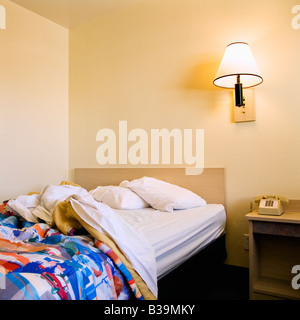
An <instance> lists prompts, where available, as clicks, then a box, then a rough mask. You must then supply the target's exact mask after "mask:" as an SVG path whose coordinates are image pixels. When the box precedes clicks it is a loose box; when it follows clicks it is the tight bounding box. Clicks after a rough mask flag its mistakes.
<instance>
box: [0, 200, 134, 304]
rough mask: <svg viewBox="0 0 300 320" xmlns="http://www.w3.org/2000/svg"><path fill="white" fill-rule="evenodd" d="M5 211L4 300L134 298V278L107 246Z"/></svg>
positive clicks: (0, 266) (0, 278)
mask: <svg viewBox="0 0 300 320" xmlns="http://www.w3.org/2000/svg"><path fill="white" fill-rule="evenodd" d="M5 211H6V208H5V205H0V300H6V299H18V300H20V299H22V300H23V299H25V300H39V299H47V300H59V299H64V300H67V299H72V300H92V299H102V300H111V299H130V298H132V297H134V295H133V292H132V290H131V289H130V285H132V283H130V281H132V278H131V277H130V275H128V274H126V270H124V265H121V268H120V266H119V267H117V265H116V264H115V263H114V262H113V260H112V259H111V257H112V255H109V254H107V253H108V251H110V252H111V250H109V248H106V249H107V252H106V251H105V245H104V246H103V245H102V246H101V244H99V243H96V245H97V246H95V243H94V240H93V239H92V238H90V237H89V236H87V235H80V236H79V235H77V236H65V235H63V234H62V233H60V232H58V231H57V230H55V229H51V228H49V226H48V225H47V224H44V223H38V224H34V223H32V222H27V221H22V220H21V219H20V218H19V217H18V216H16V215H13V214H12V213H10V212H5ZM122 269H123V270H122ZM125 269H126V268H125ZM120 270H122V273H121V271H120Z"/></svg>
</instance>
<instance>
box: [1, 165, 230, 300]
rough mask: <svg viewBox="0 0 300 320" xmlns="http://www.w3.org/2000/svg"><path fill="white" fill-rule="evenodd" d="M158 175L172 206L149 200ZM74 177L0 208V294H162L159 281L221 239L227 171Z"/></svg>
mask: <svg viewBox="0 0 300 320" xmlns="http://www.w3.org/2000/svg"><path fill="white" fill-rule="evenodd" d="M148 177H151V178H149V180H143V178H146V179H148ZM151 179H153V181H155V187H156V184H157V181H158V182H159V183H167V184H170V186H171V189H170V192H171V193H172V194H173V195H176V194H177V193H176V192H177V191H178V189H179V191H180V192H179V193H178V199H179V200H178V201H177V198H176V197H175V200H173V207H172V206H171V207H170V203H169V202H166V203H164V198H163V199H161V197H160V200H159V201H160V202H159V201H158V200H157V199H158V198H159V197H158V198H157V195H155V196H154V200H153V195H151V197H150V198H149V190H150V189H149V185H148V181H150V182H151V181H152V180H151ZM135 181H138V182H139V183H140V181H142V184H141V183H140V184H136V183H134V182H135ZM145 181H146V182H145ZM74 182H75V183H76V185H73V184H70V183H63V184H62V185H60V186H47V187H46V188H45V189H43V191H42V192H41V193H40V194H38V195H26V196H20V199H18V198H17V199H16V200H15V199H11V200H10V201H9V202H8V203H4V204H3V205H2V206H1V207H0V209H1V210H0V299H29V300H38V299H74V300H79V299H104V300H107V299H156V298H159V291H158V288H157V281H158V279H162V278H164V277H165V276H166V275H167V274H169V273H170V272H171V271H172V270H174V269H176V268H177V267H178V266H179V265H181V264H182V263H184V262H185V261H188V260H189V259H190V258H191V257H192V256H195V255H196V254H197V253H198V252H201V251H202V250H204V249H205V250H206V248H208V247H210V245H211V244H213V243H214V242H216V241H218V239H220V238H221V237H224V234H225V226H226V212H225V208H226V206H225V192H224V170H223V169H205V171H204V173H203V174H201V175H199V176H187V175H185V172H184V169H146V168H145V169H75V173H74ZM150 182H149V183H150ZM122 183H123V184H122ZM145 183H146V189H145ZM151 183H152V182H151ZM163 186H164V185H163ZM177 186H178V188H177V189H176V187H177ZM179 186H180V187H179ZM112 187H113V188H112ZM106 188H107V189H106ZM172 188H173V189H172ZM174 188H175V189H174ZM181 188H183V189H184V190H188V191H189V192H191V194H189V193H186V194H185V193H183V194H184V196H183V198H182V197H181V196H182V195H183V194H182V193H181V191H182V189H181ZM61 189H63V192H62V193H61ZM128 189H129V190H130V192H131V193H130V197H131V198H130V200H128V199H129V198H128ZM74 190H75V191H74ZM145 190H146V191H147V192H146V193H145ZM124 191H126V192H125V193H124ZM99 192H100V193H99ZM143 192H144V193H143ZM184 192H185V191H184ZM125 194H126V197H125ZM162 194H163V193H161V195H162ZM194 194H195V195H199V196H201V197H195V196H194ZM133 195H134V197H132V196H133ZM136 195H137V196H138V198H136V197H135V196H136ZM186 195H187V197H186ZM99 197H100V198H99ZM89 199H92V200H91V202H89ZM182 199H183V200H182ZM125 200H126V201H125ZM122 201H123V202H122ZM124 201H125V202H124ZM147 201H148V202H147ZM153 201H154V202H153ZM115 202H117V206H116V205H115ZM124 203H126V205H125V207H124V205H123V204H124ZM128 203H129V204H128ZM120 204H121V205H120ZM128 205H129V207H128ZM22 206H24V207H22ZM26 206H27V207H26ZM126 206H127V207H126ZM186 207H187V208H186ZM24 208H25V209H24ZM32 213H33V214H32ZM31 215H32V216H31ZM99 217H101V218H99Z"/></svg>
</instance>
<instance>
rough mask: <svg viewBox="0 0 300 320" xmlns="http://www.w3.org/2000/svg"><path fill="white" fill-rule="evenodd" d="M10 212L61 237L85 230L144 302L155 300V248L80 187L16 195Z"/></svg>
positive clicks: (49, 187) (61, 187) (46, 189)
mask: <svg viewBox="0 0 300 320" xmlns="http://www.w3.org/2000/svg"><path fill="white" fill-rule="evenodd" d="M8 208H9V210H11V211H13V212H16V213H18V214H19V215H21V216H22V217H23V218H24V219H25V220H27V221H30V222H34V223H38V222H40V221H41V220H42V221H45V222H46V223H47V224H48V225H49V226H51V227H55V226H56V227H57V228H58V229H59V230H60V231H61V232H63V233H64V234H68V232H69V231H70V230H71V229H77V230H78V229H80V228H81V227H84V228H85V229H86V230H87V231H88V232H89V233H90V235H91V236H93V237H94V238H95V239H97V240H98V241H99V243H101V244H105V245H107V246H108V247H109V248H111V249H112V250H113V251H114V252H115V253H116V254H117V256H118V258H119V259H120V261H122V263H123V264H124V265H125V266H126V268H127V269H128V270H129V272H130V273H131V275H132V277H133V279H134V281H135V283H136V284H137V286H138V288H139V290H140V291H141V293H142V295H143V296H144V298H145V299H156V297H157V275H156V261H155V256H154V249H153V247H152V246H151V245H150V244H149V243H148V241H147V239H146V238H145V237H144V236H143V234H141V233H137V232H136V231H135V230H134V229H133V228H131V227H130V226H129V225H128V224H126V222H124V221H123V220H122V219H121V218H119V217H118V215H117V214H116V213H115V212H114V211H113V210H112V209H111V208H110V207H108V206H107V205H105V204H103V203H99V202H98V201H96V200H95V199H94V198H93V197H92V195H90V194H89V193H88V191H87V190H85V189H83V188H81V187H80V186H74V185H68V184H63V185H60V186H54V185H48V186H46V187H45V188H44V190H43V191H42V192H41V193H40V194H33V195H27V196H19V197H18V198H16V199H15V200H10V201H9V202H8Z"/></svg>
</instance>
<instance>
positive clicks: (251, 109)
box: [233, 88, 256, 122]
mask: <svg viewBox="0 0 300 320" xmlns="http://www.w3.org/2000/svg"><path fill="white" fill-rule="evenodd" d="M243 96H244V98H245V100H244V103H245V105H244V106H242V107H236V106H235V104H234V112H233V117H234V122H248V121H255V120H256V119H255V104H254V89H253V88H249V89H243ZM233 99H234V100H235V94H234V92H233ZM234 102H235V101H234Z"/></svg>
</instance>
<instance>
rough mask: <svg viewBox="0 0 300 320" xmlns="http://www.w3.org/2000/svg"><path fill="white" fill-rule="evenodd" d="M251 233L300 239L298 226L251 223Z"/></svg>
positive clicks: (277, 223)
mask: <svg viewBox="0 0 300 320" xmlns="http://www.w3.org/2000/svg"><path fill="white" fill-rule="evenodd" d="M253 233H261V234H273V235H279V236H288V237H297V238H300V224H293V223H281V222H265V221H253Z"/></svg>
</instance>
